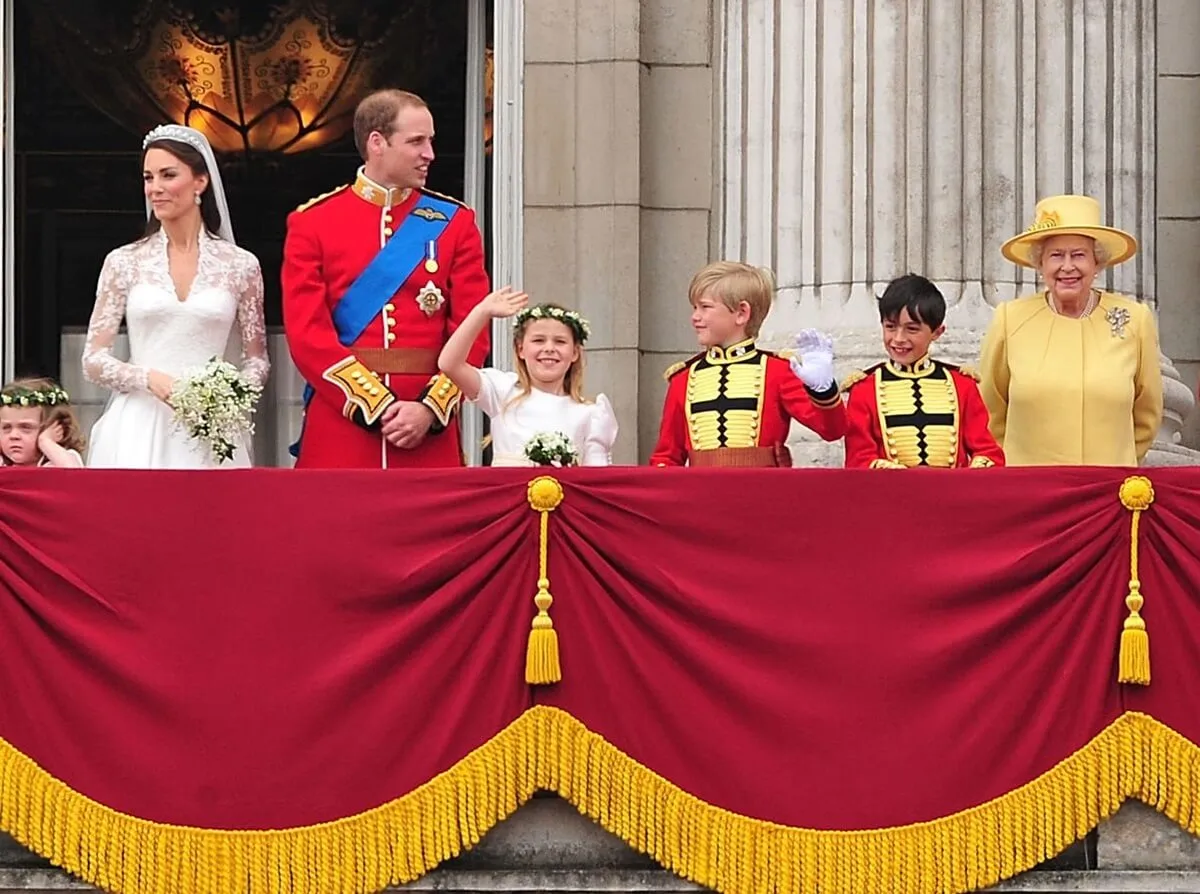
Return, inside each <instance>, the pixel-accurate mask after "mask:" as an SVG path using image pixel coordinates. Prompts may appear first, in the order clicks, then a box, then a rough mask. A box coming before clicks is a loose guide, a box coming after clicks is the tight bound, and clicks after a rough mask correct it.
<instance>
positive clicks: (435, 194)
mask: <svg viewBox="0 0 1200 894" xmlns="http://www.w3.org/2000/svg"><path fill="white" fill-rule="evenodd" d="M421 192H423V193H425V195H427V196H433V197H434V198H435V199H445V200H446V201H447V202H453V203H454V204H455V205H459V206H460V207H463V208H469V207H470V205H468V204H467V203H466V202H464V201H463V200H462V199H456V198H455V197H454V196H448V195H446V194H445V193H444V192H434V191H433V190H432V189H426V188H425V187H423V186H422V187H421Z"/></svg>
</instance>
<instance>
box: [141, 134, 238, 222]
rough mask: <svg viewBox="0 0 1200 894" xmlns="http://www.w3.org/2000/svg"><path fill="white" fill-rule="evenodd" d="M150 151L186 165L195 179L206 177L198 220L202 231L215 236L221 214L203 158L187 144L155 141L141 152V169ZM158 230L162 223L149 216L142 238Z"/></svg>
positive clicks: (201, 194)
mask: <svg viewBox="0 0 1200 894" xmlns="http://www.w3.org/2000/svg"><path fill="white" fill-rule="evenodd" d="M151 149H162V150H163V151H164V152H169V153H171V154H172V155H174V156H175V157H176V158H178V159H179V160H180V161H181V162H183V163H184V164H185V165H187V166H188V167H189V168H190V169H191V171H192V175H193V176H195V177H200V176H205V177H208V187H207V188H206V189H205V190H204V192H202V193H200V219H201V220H203V221H204V229H206V230H208V234H209V235H210V236H216V235H217V231H218V230H220V229H221V212H220V211H219V210H218V209H217V203H216V200H215V199H213V197H212V177H211V176H210V175H209V173H208V165H206V164H205V163H204V156H203V155H201V154H200V153H199V151H197V150H196V149H193V148H192V147H191V146H189V145H188V144H187V143H181V142H180V141H179V140H155V141H154V142H152V143H147V144H146V148H145V149H143V150H142V166H143V168H144V167H145V165H146V153H147V152H149V151H150V150H151ZM160 229H162V222H161V221H160V220H159V219H158V218H157V217H155V216H154V215H153V214H151V215H150V216H149V217H148V218H147V219H146V232H145V235H144V236H143V238H149V237H150V236H153V235H154V234H155V233H157V232H158V231H159V230H160Z"/></svg>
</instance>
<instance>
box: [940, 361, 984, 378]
mask: <svg viewBox="0 0 1200 894" xmlns="http://www.w3.org/2000/svg"><path fill="white" fill-rule="evenodd" d="M946 365H947V366H949V367H950V368H951V369H957V370H958V371H959V372H960V373H962V374H963V375H964V376H966V377H967V378H968V379H974V380H975V381H976V382H978V381H979V373H978V371H976V369H975V367H973V366H951V365H950V364H949V363H947V364H946Z"/></svg>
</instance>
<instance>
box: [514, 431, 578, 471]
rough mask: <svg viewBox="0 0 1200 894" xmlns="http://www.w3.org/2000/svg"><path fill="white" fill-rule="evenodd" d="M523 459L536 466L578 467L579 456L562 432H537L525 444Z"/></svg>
mask: <svg viewBox="0 0 1200 894" xmlns="http://www.w3.org/2000/svg"><path fill="white" fill-rule="evenodd" d="M525 457H526V459H528V460H529V461H530V462H532V463H533V464H534V465H536V466H556V467H558V468H563V467H564V466H577V465H579V454H578V453H576V452H575V446H574V445H573V444H572V443H571V439H570V438H568V437H567V436H566V435H564V434H563V433H562V432H557V431H555V432H539V433H538V434H536V435H534V436H533V437H532V438H530V439H529V440H528V441H526V442H525Z"/></svg>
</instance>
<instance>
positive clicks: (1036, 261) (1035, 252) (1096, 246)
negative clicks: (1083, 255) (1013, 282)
mask: <svg viewBox="0 0 1200 894" xmlns="http://www.w3.org/2000/svg"><path fill="white" fill-rule="evenodd" d="M1049 238H1051V237H1049V236H1047V237H1046V239H1049ZM1087 238H1089V239H1090V238H1091V237H1090V236H1089V237H1087ZM1046 239H1039V240H1038V241H1037V242H1035V243H1033V245H1031V246H1029V260H1030V261H1032V262H1033V266H1034V267H1035V268H1036V269H1038V270H1041V269H1042V252H1043V251H1045V249H1046ZM1092 254H1093V255H1094V256H1095V258H1096V266H1097V267H1104V266H1106V265H1107V264H1108V252H1107V251H1105V249H1104V246H1103V245H1101V244H1100V241H1099V240H1098V239H1092Z"/></svg>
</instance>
